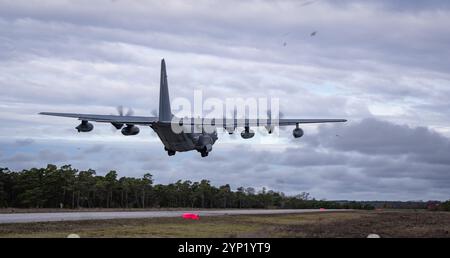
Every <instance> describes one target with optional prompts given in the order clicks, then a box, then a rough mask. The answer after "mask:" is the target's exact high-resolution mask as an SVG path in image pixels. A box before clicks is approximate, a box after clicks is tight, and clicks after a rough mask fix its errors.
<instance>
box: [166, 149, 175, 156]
mask: <svg viewBox="0 0 450 258" xmlns="http://www.w3.org/2000/svg"><path fill="white" fill-rule="evenodd" d="M167 154H168V155H169V156H173V155H175V151H174V150H167Z"/></svg>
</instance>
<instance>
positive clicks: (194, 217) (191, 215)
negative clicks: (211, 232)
mask: <svg viewBox="0 0 450 258" xmlns="http://www.w3.org/2000/svg"><path fill="white" fill-rule="evenodd" d="M182 217H183V219H192V220H199V219H200V216H199V215H198V214H195V213H184V214H183V216H182Z"/></svg>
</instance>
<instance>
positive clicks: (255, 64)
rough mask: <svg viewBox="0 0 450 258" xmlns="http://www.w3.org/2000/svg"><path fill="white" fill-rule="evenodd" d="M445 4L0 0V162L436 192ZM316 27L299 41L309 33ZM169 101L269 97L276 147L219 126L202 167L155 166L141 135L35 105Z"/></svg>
mask: <svg viewBox="0 0 450 258" xmlns="http://www.w3.org/2000/svg"><path fill="white" fill-rule="evenodd" d="M448 24H450V3H449V2H448V1H447V0H431V1H413V0H410V1H408V0H405V1H402V0H397V1H387V0H386V1H383V0H380V1H379V0H377V1H375V0H373V1H366V0H365V1H356V0H334V1H332V0H330V1H325V0H322V1H320V0H319V1H301V0H298V1H278V2H276V1H217V2H214V1H192V2H191V1H181V0H180V1H131V0H128V1H121V0H111V1H100V0H99V1H82V0H81V1H64V0H58V1H29V0H28V1H17V0H14V1H5V0H0V62H1V65H0V90H1V94H0V124H1V125H2V126H1V127H0V146H1V147H0V167H9V168H11V169H17V170H20V169H25V168H30V167H32V166H45V165H46V164H48V163H53V164H57V165H62V164H72V165H73V166H75V167H77V168H80V169H87V168H93V169H96V170H97V172H98V173H99V174H104V173H105V172H107V171H108V170H110V169H116V170H118V173H119V176H141V175H143V174H144V173H145V172H150V173H152V174H153V175H154V178H155V180H156V183H168V182H174V181H176V180H178V179H183V180H188V179H189V180H201V179H203V178H206V179H209V180H211V182H212V183H213V184H214V185H221V184H225V183H230V184H231V186H232V187H233V188H237V187H239V186H245V187H247V186H253V187H256V188H257V189H260V188H261V187H263V186H264V187H266V188H269V189H274V190H277V191H283V192H285V193H287V194H295V193H298V192H302V191H307V192H310V193H311V195H312V196H314V197H316V198H325V199H352V200H428V199H439V200H445V199H449V198H450V187H449V186H450V101H449V100H450V48H449V47H448V46H450V27H449V26H448ZM314 31H316V32H317V34H316V35H315V36H313V37H312V36H310V34H311V33H312V32H314ZM161 58H165V59H166V61H167V68H168V80H169V87H170V94H171V97H172V98H175V97H185V98H192V97H193V90H195V89H197V90H202V91H203V94H204V96H205V97H219V98H221V99H225V98H227V97H264V96H272V97H278V98H279V99H280V109H281V110H282V112H283V113H284V114H285V116H286V117H297V118H334V117H336V118H347V119H348V120H349V122H348V123H346V124H339V125H322V126H313V125H305V126H304V127H303V129H304V130H305V136H304V137H303V138H301V139H292V137H291V134H292V132H291V129H288V130H281V131H280V137H279V138H276V136H266V135H264V133H259V134H258V136H256V137H255V138H254V139H252V140H249V141H245V140H242V139H240V138H239V137H238V136H234V137H230V136H228V135H227V134H223V133H221V134H220V135H219V137H220V139H219V141H218V142H217V143H216V144H215V145H214V150H213V152H212V153H211V154H210V156H209V157H207V158H201V157H200V155H199V154H198V153H197V152H187V153H177V154H176V155H175V156H173V157H168V156H167V154H166V152H164V151H163V146H162V144H161V143H160V141H159V139H158V138H157V137H156V135H155V134H154V133H153V132H152V131H151V129H150V128H141V134H139V135H138V136H136V137H123V136H122V135H121V134H120V132H113V131H112V130H111V126H110V125H105V124H95V129H94V131H93V132H91V133H88V134H78V133H76V131H75V129H74V127H75V126H76V125H77V121H76V120H73V119H64V118H55V117H42V116H39V115H37V113H38V112H40V111H53V112H77V113H99V114H112V113H115V112H116V111H115V106H117V105H119V104H120V105H124V106H126V107H132V108H133V109H134V110H135V113H136V115H151V111H152V110H154V109H156V108H157V106H158V87H159V69H160V67H159V65H160V60H161Z"/></svg>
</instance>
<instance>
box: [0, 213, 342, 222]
mask: <svg viewBox="0 0 450 258" xmlns="http://www.w3.org/2000/svg"><path fill="white" fill-rule="evenodd" d="M319 211H320V212H330V211H349V210H332V209H330V210H318V209H304V210H262V209H261V210H259V209H248V210H243V209H242V210H237V209H236V210H196V211H192V210H191V211H189V210H186V211H182V210H177V211H117V212H116V211H106V212H48V213H7V214H0V224H5V223H25V222H48V221H69V220H72V221H73V220H102V219H142V218H161V217H181V215H182V214H183V213H196V214H199V215H200V217H202V216H223V215H262V214H292V213H310V212H319Z"/></svg>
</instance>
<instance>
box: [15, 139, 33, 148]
mask: <svg viewBox="0 0 450 258" xmlns="http://www.w3.org/2000/svg"><path fill="white" fill-rule="evenodd" d="M33 143H34V140H33V139H31V138H26V139H17V140H16V144H17V146H21V147H23V146H28V145H30V144H33Z"/></svg>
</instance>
